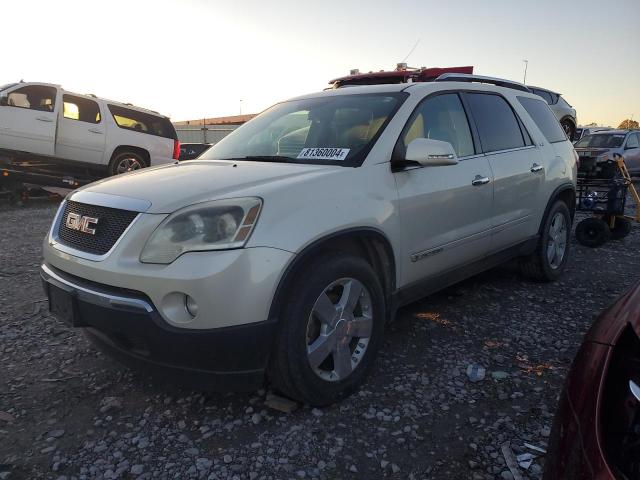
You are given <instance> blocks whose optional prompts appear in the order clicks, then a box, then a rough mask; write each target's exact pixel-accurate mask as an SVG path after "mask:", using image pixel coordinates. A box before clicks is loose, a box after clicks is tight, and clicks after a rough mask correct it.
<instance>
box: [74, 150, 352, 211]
mask: <svg viewBox="0 0 640 480" xmlns="http://www.w3.org/2000/svg"><path fill="white" fill-rule="evenodd" d="M342 168H344V167H339V166H331V165H307V164H287V163H275V162H252V161H238V162H233V161H222V160H219V161H214V160H192V161H187V162H182V163H175V164H171V165H164V166H160V167H156V168H148V169H144V170H140V171H136V172H131V173H127V174H124V175H118V176H115V177H110V178H107V179H104V180H100V181H98V182H95V183H92V184H90V185H87V186H86V187H84V188H82V189H80V190H79V192H89V193H95V194H100V195H112V196H113V195H115V196H117V197H125V198H128V199H134V200H142V202H131V204H132V205H136V204H138V205H145V208H141V209H140V211H146V212H147V213H172V212H174V211H176V210H177V209H179V208H182V207H186V206H188V205H193V204H194V203H199V202H204V201H207V200H215V199H221V198H233V197H242V196H257V197H261V196H262V195H263V194H265V193H268V191H269V190H270V189H274V188H286V186H287V185H288V184H290V183H292V182H298V181H303V180H309V178H310V177H314V176H324V175H336V174H339V171H340V169H342ZM79 197H81V195H79ZM103 198H104V197H103ZM149 203H150V205H149ZM146 206H148V208H146ZM131 209H132V210H135V209H136V208H131Z"/></svg>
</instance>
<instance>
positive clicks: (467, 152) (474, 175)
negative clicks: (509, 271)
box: [395, 93, 493, 285]
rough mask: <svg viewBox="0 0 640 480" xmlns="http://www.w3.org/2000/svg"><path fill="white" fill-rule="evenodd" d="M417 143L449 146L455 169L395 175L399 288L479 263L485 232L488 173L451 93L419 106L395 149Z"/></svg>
mask: <svg viewBox="0 0 640 480" xmlns="http://www.w3.org/2000/svg"><path fill="white" fill-rule="evenodd" d="M420 137H421V138H431V139H434V140H441V141H446V142H449V143H451V145H452V146H453V148H454V150H455V151H456V154H457V155H458V158H459V163H458V164H457V165H449V166H440V167H409V168H407V169H405V170H402V171H399V172H396V173H395V179H396V185H397V189H398V211H399V213H400V222H401V232H402V244H403V251H402V256H403V258H402V272H403V279H402V283H403V284H405V285H408V284H411V283H413V282H417V281H419V280H422V279H425V278H428V277H431V276H435V275H437V274H439V273H443V272H446V271H447V270H451V269H453V268H455V267H458V266H461V265H464V264H467V263H469V262H470V261H473V260H479V259H481V258H483V257H484V256H485V255H486V254H487V251H488V247H489V232H490V229H491V210H492V203H493V181H492V180H493V177H492V173H491V168H490V166H489V162H488V161H487V159H486V158H485V157H484V156H482V155H477V150H476V147H475V145H474V140H473V137H472V134H471V130H470V128H469V123H468V119H467V115H466V112H465V109H464V107H463V105H462V102H461V100H460V97H459V96H458V94H457V93H446V94H436V95H432V96H429V97H427V98H426V99H425V100H423V101H422V103H421V104H420V105H418V107H417V108H416V110H415V111H414V112H413V114H412V116H411V118H410V120H409V122H408V123H407V127H406V128H405V130H404V132H403V134H402V136H401V138H400V140H399V141H398V142H399V148H400V149H401V150H402V149H404V148H406V145H408V144H409V142H411V140H413V139H415V138H420ZM397 148H398V146H397Z"/></svg>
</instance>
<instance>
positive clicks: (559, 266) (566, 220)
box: [520, 200, 571, 282]
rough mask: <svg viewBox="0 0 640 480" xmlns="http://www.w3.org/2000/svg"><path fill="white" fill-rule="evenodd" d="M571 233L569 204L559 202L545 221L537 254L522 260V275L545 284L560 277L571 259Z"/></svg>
mask: <svg viewBox="0 0 640 480" xmlns="http://www.w3.org/2000/svg"><path fill="white" fill-rule="evenodd" d="M570 232H571V213H570V212H569V208H568V207H567V204H566V203H564V202H562V201H560V200H559V201H557V202H556V203H554V204H553V205H552V206H551V209H550V210H549V213H548V214H547V217H546V218H545V220H544V225H543V226H542V232H541V235H540V239H539V240H538V245H537V247H536V250H535V252H534V253H533V254H531V255H529V256H527V257H524V258H523V259H522V260H521V263H520V267H521V270H522V273H523V274H524V275H525V276H526V277H528V278H530V279H532V280H537V281H543V282H551V281H553V280H556V279H557V278H558V277H560V275H562V272H563V271H564V268H565V266H566V264H567V259H568V257H569V245H570V244H569V234H570Z"/></svg>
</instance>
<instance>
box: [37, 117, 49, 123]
mask: <svg viewBox="0 0 640 480" xmlns="http://www.w3.org/2000/svg"><path fill="white" fill-rule="evenodd" d="M36 120H40V121H41V122H47V123H51V122H53V118H49V117H36Z"/></svg>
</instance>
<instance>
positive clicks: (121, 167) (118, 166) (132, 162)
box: [109, 152, 147, 175]
mask: <svg viewBox="0 0 640 480" xmlns="http://www.w3.org/2000/svg"><path fill="white" fill-rule="evenodd" d="M146 166H147V162H145V160H144V159H143V158H142V156H140V154H138V153H133V152H120V153H118V154H117V155H115V156H114V157H113V158H112V159H111V162H109V175H120V174H121V173H127V172H132V171H134V170H140V169H141V168H144V167H146Z"/></svg>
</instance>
